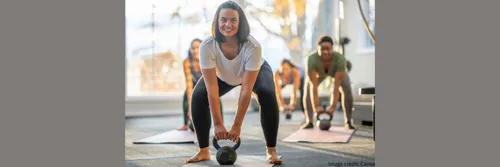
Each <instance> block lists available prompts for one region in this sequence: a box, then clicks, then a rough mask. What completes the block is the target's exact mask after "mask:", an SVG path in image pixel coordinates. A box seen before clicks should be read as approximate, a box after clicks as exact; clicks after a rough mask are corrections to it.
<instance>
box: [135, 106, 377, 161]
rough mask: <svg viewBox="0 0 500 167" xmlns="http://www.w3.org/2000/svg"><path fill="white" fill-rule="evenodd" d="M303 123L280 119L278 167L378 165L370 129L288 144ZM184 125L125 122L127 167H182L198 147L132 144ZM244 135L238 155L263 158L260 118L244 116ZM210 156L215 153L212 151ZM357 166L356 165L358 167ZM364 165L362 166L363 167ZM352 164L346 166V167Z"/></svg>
mask: <svg viewBox="0 0 500 167" xmlns="http://www.w3.org/2000/svg"><path fill="white" fill-rule="evenodd" d="M224 117H225V118H229V119H226V120H225V122H224V123H225V124H226V127H228V126H230V125H231V121H232V118H233V117H234V115H232V114H225V115H224ZM302 121H303V118H302V115H301V113H300V112H294V115H293V117H292V120H285V119H284V116H283V115H281V120H280V129H279V134H278V154H279V155H281V156H283V158H282V159H283V164H282V165H275V166H297V167H305V166H318V167H319V166H323V167H324V166H339V165H344V164H345V163H351V164H350V166H373V165H374V162H375V143H374V141H373V140H372V133H371V132H372V130H371V127H363V126H360V125H357V126H356V127H357V130H356V131H355V132H354V134H353V135H352V137H351V139H350V140H349V141H348V142H347V143H287V142H282V141H281V140H283V139H284V138H286V137H287V136H289V135H290V134H292V133H294V132H295V131H296V130H298V128H299V126H300V124H301V122H302ZM342 122H343V113H341V112H338V111H337V112H336V113H335V117H334V120H333V126H342V125H343V124H342ZM181 123H182V118H181V116H180V115H179V116H169V117H144V118H130V119H127V120H126V125H125V126H126V131H125V134H126V135H125V136H126V143H125V159H126V162H125V166H127V167H134V166H140V167H146V166H162V167H168V166H172V167H181V166H183V165H185V163H184V160H185V159H186V158H189V157H191V156H192V155H194V154H195V153H196V152H197V151H198V147H197V145H195V144H193V143H186V144H149V145H136V144H133V143H132V142H133V141H136V140H140V139H143V138H146V137H149V136H152V135H155V134H160V133H163V132H166V131H169V130H172V129H175V128H178V127H179V126H180V125H181ZM243 124H244V125H243V127H242V128H243V129H242V132H241V133H242V134H241V139H242V144H241V146H240V148H239V149H238V153H239V154H242V155H243V154H244V155H254V156H264V155H265V154H264V151H265V143H264V136H263V134H262V128H261V126H260V121H259V114H258V113H257V112H248V113H247V115H246V116H245V121H244V123H243ZM211 153H212V154H215V149H213V148H212V147H211ZM356 163H357V164H356ZM361 163H363V164H361ZM347 165H349V164H345V165H344V166H347Z"/></svg>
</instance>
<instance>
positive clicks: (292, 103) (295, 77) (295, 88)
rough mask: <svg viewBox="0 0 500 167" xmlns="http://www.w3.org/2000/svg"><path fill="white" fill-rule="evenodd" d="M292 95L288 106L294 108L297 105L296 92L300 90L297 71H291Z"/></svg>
mask: <svg viewBox="0 0 500 167" xmlns="http://www.w3.org/2000/svg"><path fill="white" fill-rule="evenodd" d="M292 74H293V76H292V77H293V93H292V96H291V97H290V106H295V104H297V91H299V88H300V72H299V70H297V69H293V72H292Z"/></svg>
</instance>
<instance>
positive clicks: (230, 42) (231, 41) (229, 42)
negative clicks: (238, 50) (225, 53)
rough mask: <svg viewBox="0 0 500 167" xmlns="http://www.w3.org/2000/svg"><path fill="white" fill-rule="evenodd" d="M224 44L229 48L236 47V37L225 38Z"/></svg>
mask: <svg viewBox="0 0 500 167" xmlns="http://www.w3.org/2000/svg"><path fill="white" fill-rule="evenodd" d="M224 43H225V44H226V45H230V46H237V45H238V38H236V36H232V37H226V41H225V42H224Z"/></svg>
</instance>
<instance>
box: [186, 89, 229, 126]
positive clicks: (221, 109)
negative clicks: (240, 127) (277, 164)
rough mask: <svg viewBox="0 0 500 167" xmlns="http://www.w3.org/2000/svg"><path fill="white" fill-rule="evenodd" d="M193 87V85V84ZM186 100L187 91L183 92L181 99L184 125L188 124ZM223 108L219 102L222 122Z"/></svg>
mask: <svg viewBox="0 0 500 167" xmlns="http://www.w3.org/2000/svg"><path fill="white" fill-rule="evenodd" d="M193 85H195V84H193ZM188 105H189V104H188V100H187V90H186V91H184V96H183V99H182V111H183V113H184V114H183V118H184V125H187V124H188ZM222 111H223V108H222V102H220V115H221V118H222V120H223V121H224V115H223V114H222Z"/></svg>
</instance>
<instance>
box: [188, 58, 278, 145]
mask: <svg viewBox="0 0 500 167" xmlns="http://www.w3.org/2000/svg"><path fill="white" fill-rule="evenodd" d="M217 84H218V85H219V96H223V95H224V94H226V93H227V92H229V91H230V90H232V89H233V88H235V87H236V86H231V85H228V84H227V83H225V82H224V81H222V80H220V79H219V78H217ZM237 86H239V85H237ZM253 93H255V94H256V95H257V101H258V102H259V105H260V110H261V112H260V123H261V126H262V129H263V132H264V138H265V140H266V145H267V147H275V146H276V140H277V136H278V125H279V107H278V101H277V99H276V91H275V88H274V80H273V71H272V69H271V66H269V64H267V62H264V64H263V65H262V66H261V68H260V71H259V74H258V76H257V80H256V81H255V85H254V87H253ZM191 102H192V103H191V112H192V113H191V114H192V119H193V124H194V127H195V129H196V130H195V132H196V137H197V139H198V143H199V144H198V145H199V147H200V148H204V147H208V146H209V140H210V139H209V137H210V136H209V135H210V128H211V125H212V119H211V115H210V108H209V103H208V94H207V88H206V86H205V81H204V79H203V77H202V79H200V81H199V82H198V83H197V84H196V86H195V88H194V90H193V96H192V100H191ZM228 130H229V129H228Z"/></svg>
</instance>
